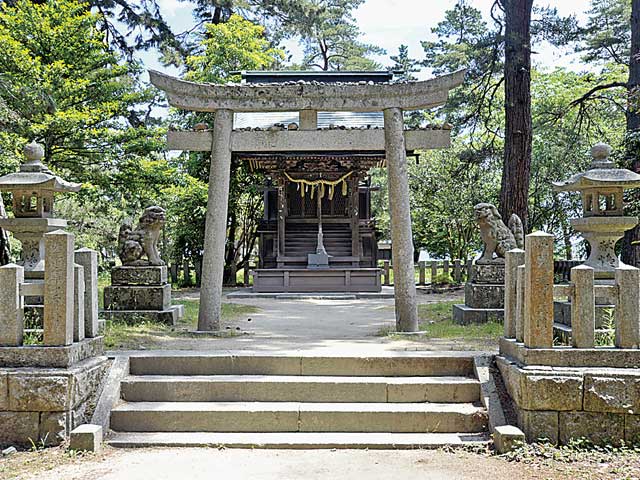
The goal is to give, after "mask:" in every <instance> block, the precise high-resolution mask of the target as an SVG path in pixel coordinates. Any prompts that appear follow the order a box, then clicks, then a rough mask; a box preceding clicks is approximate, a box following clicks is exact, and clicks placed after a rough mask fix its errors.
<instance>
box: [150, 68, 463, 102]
mask: <svg viewBox="0 0 640 480" xmlns="http://www.w3.org/2000/svg"><path fill="white" fill-rule="evenodd" d="M464 74H465V71H464V70H460V71H457V72H454V73H450V74H448V75H443V76H440V77H436V78H432V79H430V80H424V81H419V82H403V83H379V84H365V85H362V84H359V83H343V84H335V83H333V84H332V83H326V84H323V83H315V82H314V83H296V84H278V83H273V84H242V85H238V84H236V85H216V84H207V83H194V82H188V81H186V80H181V79H179V78H175V77H171V76H169V75H165V74H163V73H160V72H157V71H154V70H149V75H150V78H151V83H152V84H153V85H155V86H156V87H158V88H159V89H160V90H163V91H165V92H166V94H167V98H168V100H169V104H170V105H172V106H174V107H177V108H181V109H184V110H192V111H198V112H213V111H216V110H220V109H226V110H233V111H235V112H290V111H299V110H318V111H327V112H328V111H349V112H374V111H382V110H385V109H388V108H400V109H402V110H418V109H426V108H432V107H437V106H439V105H442V104H444V103H445V102H446V101H447V97H448V93H449V90H450V89H452V88H455V87H457V86H458V85H460V84H461V83H462V81H463V79H464Z"/></svg>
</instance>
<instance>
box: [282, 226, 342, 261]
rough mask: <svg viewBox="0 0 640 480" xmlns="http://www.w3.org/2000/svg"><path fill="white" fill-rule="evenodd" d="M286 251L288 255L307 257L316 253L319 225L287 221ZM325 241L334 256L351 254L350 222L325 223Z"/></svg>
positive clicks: (326, 246)
mask: <svg viewBox="0 0 640 480" xmlns="http://www.w3.org/2000/svg"><path fill="white" fill-rule="evenodd" d="M286 232H287V233H286V237H285V252H286V254H287V255H288V256H291V257H297V256H304V257H306V256H307V254H309V253H314V252H315V251H316V247H317V244H318V225H317V224H314V223H296V222H291V223H287V226H286ZM322 232H323V243H324V246H325V248H326V250H327V252H328V253H329V255H332V256H334V257H343V256H349V255H351V227H350V225H349V224H348V223H337V224H331V223H329V224H325V225H323V226H322Z"/></svg>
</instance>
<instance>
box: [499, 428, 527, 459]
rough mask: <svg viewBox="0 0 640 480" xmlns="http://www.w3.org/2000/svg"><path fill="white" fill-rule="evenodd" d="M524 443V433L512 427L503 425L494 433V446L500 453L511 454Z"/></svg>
mask: <svg viewBox="0 0 640 480" xmlns="http://www.w3.org/2000/svg"><path fill="white" fill-rule="evenodd" d="M524 441H525V437H524V432H523V431H522V430H520V429H519V428H518V427H514V426H512V425H501V426H499V427H496V428H495V430H494V432H493V444H494V446H495V447H496V451H497V452H498V453H507V452H510V451H511V450H513V449H515V448H517V447H518V446H520V445H522V444H523V443H524Z"/></svg>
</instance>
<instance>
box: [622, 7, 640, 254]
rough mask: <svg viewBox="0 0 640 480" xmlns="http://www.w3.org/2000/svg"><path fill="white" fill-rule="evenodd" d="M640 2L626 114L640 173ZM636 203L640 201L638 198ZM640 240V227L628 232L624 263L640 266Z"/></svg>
mask: <svg viewBox="0 0 640 480" xmlns="http://www.w3.org/2000/svg"><path fill="white" fill-rule="evenodd" d="M639 56H640V0H632V3H631V56H630V58H629V81H628V83H627V92H628V105H627V112H626V119H627V134H626V137H627V139H626V149H627V151H626V152H625V158H626V159H627V166H628V168H630V169H632V170H633V171H634V172H637V173H640V159H638V158H637V153H636V152H638V147H639V143H640V138H638V136H640V111H639V109H638V100H639V98H638V97H639V96H640V58H639ZM635 200H636V201H639V200H638V199H637V198H636V199H635ZM639 240H640V226H636V227H635V228H633V229H631V230H628V231H627V232H625V234H624V238H623V240H622V261H623V262H624V263H626V264H627V265H633V266H636V267H638V266H640V245H633V244H632V242H637V241H639Z"/></svg>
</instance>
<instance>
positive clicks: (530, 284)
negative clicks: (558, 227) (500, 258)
mask: <svg viewBox="0 0 640 480" xmlns="http://www.w3.org/2000/svg"><path fill="white" fill-rule="evenodd" d="M553 238H554V237H553V235H548V234H546V233H542V232H536V233H532V234H530V235H527V236H526V240H525V250H524V251H522V250H519V249H515V250H511V251H509V252H507V256H506V266H505V322H504V335H505V337H506V338H515V340H516V341H517V342H522V343H523V344H524V347H528V348H553V346H554V343H553V299H554V296H566V297H569V298H570V299H571V339H572V340H571V346H572V347H574V348H594V347H595V330H596V328H595V299H596V297H606V298H610V299H612V301H613V303H614V304H615V310H614V312H615V313H614V319H615V341H614V345H615V347H616V348H632V349H637V348H639V347H640V270H639V269H637V268H635V267H630V266H627V265H620V267H618V268H617V269H616V271H615V279H614V281H613V283H612V284H609V285H597V284H596V283H595V279H594V270H593V268H591V267H588V266H586V265H579V266H576V267H573V268H572V269H571V282H570V283H569V284H566V285H554V283H553V281H554V276H553V267H554V265H553Z"/></svg>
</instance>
